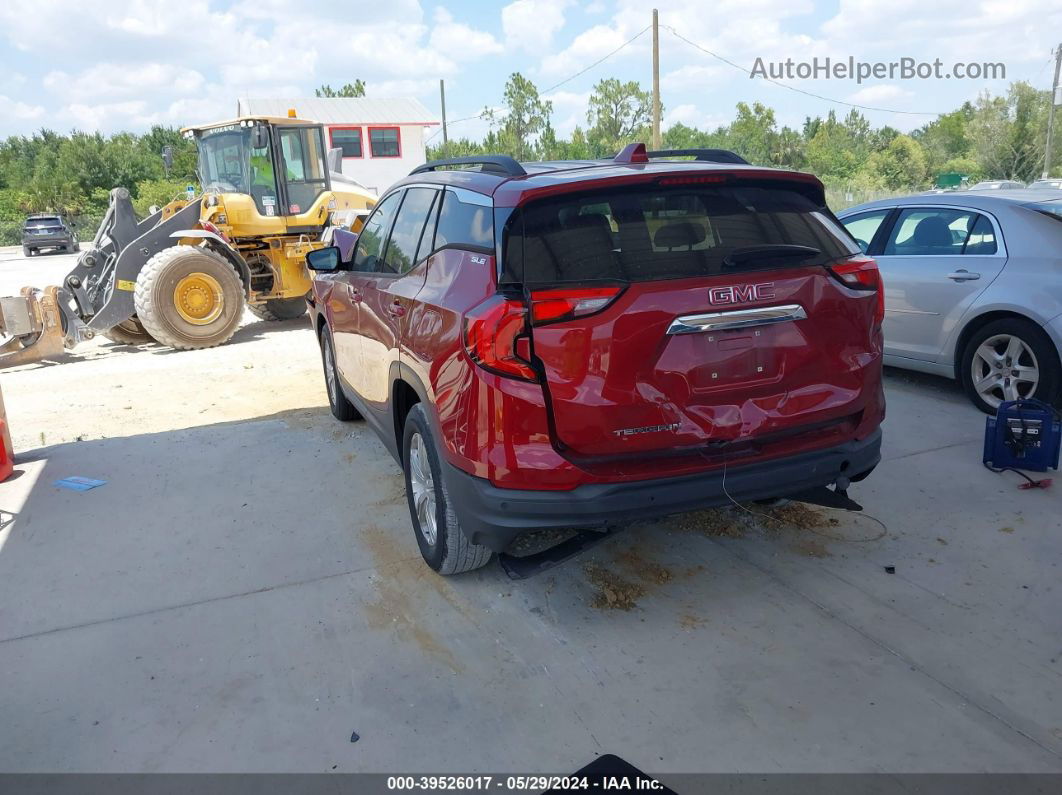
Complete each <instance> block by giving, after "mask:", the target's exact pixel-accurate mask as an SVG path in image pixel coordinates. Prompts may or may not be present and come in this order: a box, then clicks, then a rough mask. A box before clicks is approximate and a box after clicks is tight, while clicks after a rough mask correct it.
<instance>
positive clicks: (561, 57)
mask: <svg viewBox="0 0 1062 795" xmlns="http://www.w3.org/2000/svg"><path fill="white" fill-rule="evenodd" d="M636 32H637V31H636V30H635V31H630V32H628V31H627V29H626V28H625V27H623V26H622V25H620V26H617V27H613V26H612V25H594V26H593V27H592V28H590V29H588V30H585V31H583V32H582V33H580V34H579V35H578V36H576V37H575V40H574V41H573V42H572V43H571V44H570V45H569V46H568V47H567V48H566V49H564V50H561V51H560V52H558V53H555V54H554V55H548V56H546V57H545V58H543V59H542V66H541V72H542V74H544V75H549V76H552V77H560V76H562V75H567V74H568V73H574V72H578V71H579V70H580V69H583V68H585V67H587V66H589V65H590V64H592V63H593V62H594V61H596V60H598V59H600V58H602V57H604V56H605V55H608V54H609V53H610V52H612V51H613V50H615V49H617V48H618V47H619V46H620V45H621V44H623V43H624V42H625V41H627V40H628V39H629V38H631V36H633V35H634V33H636ZM647 39H648V37H647V36H643V37H641V38H640V39H638V41H636V42H634V43H633V44H632V45H630V46H629V47H625V48H624V49H623V50H622V51H621V52H619V53H617V54H616V57H617V58H619V57H629V56H631V55H634V54H635V53H638V52H642V53H643V54H644V52H645V49H646V47H647V46H648V41H647Z"/></svg>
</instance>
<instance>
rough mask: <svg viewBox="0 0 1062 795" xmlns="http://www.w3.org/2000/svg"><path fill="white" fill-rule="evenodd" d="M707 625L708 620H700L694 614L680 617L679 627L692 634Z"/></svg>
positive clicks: (685, 614)
mask: <svg viewBox="0 0 1062 795" xmlns="http://www.w3.org/2000/svg"><path fill="white" fill-rule="evenodd" d="M707 623H708V620H707V619H705V618H700V617H698V616H695V615H693V614H692V613H683V614H682V616H680V617H679V626H680V627H682V628H683V629H684V630H686V631H687V632H692V631H693V630H695V629H700V628H701V627H703V626H704V625H705V624H707Z"/></svg>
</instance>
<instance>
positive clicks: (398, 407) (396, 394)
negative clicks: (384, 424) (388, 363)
mask: <svg viewBox="0 0 1062 795" xmlns="http://www.w3.org/2000/svg"><path fill="white" fill-rule="evenodd" d="M418 403H420V395H418V394H417V390H415V389H414V388H413V387H411V386H410V385H409V383H408V382H406V381H403V380H402V379H399V380H397V381H395V384H394V387H393V389H392V394H391V410H392V411H393V412H394V419H395V442H396V443H397V446H398V450H399V452H400V453H401V450H402V438H403V436H404V434H405V431H406V417H407V416H409V410H410V409H411V408H413V407H414V406H415V405H417V404H418Z"/></svg>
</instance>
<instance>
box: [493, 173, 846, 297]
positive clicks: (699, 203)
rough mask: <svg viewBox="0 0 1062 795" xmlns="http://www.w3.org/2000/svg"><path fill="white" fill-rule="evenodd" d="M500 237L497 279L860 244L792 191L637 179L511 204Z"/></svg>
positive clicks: (598, 273)
mask: <svg viewBox="0 0 1062 795" xmlns="http://www.w3.org/2000/svg"><path fill="white" fill-rule="evenodd" d="M507 231H508V234H507V236H506V238H505V251H504V262H503V266H502V267H503V281H505V282H521V283H527V284H538V283H542V284H547V283H548V284H554V283H557V282H576V281H593V280H613V281H624V282H628V281H629V282H637V281H652V280H657V279H679V278H686V277H690V276H703V275H711V274H717V273H723V272H737V271H744V270H750V269H754V268H762V267H779V266H785V265H787V264H791V263H793V260H788V259H786V260H784V261H783V259H780V258H779V257H772V256H769V255H764V256H762V257H756V258H755V259H753V260H748V259H745V258H742V259H741V260H740V261H730V260H728V256H729V255H730V254H732V253H734V252H736V251H738V250H739V249H745V248H748V247H759V246H772V245H799V246H807V247H810V248H813V249H817V250H818V253H817V254H813V255H806V256H805V258H803V259H800V260H799V264H800V265H809V264H825V263H827V262H832V261H834V260H837V259H841V258H844V257H847V256H850V255H851V254H854V253H856V252H857V250H858V249H857V247H856V246H855V245H854V244H853V243H852V241H851V239H850V238H849V237H848V235H847V234H846V233H845V231H844V230H843V228H841V227H840V225H839V224H838V223H837V222H836V221H835V220H834V219H833V217H832V216H831V215H830V214H829V212H828V211H827V210H825V209H824V208H821V207H819V206H817V205H816V204H815V203H814V202H813V201H811V199H809V198H808V197H806V196H805V195H804V194H802V193H799V192H797V191H796V190H789V189H786V188H779V187H773V186H771V187H768V186H719V187H714V186H712V187H700V186H698V187H695V188H689V187H681V188H663V187H658V186H655V185H654V186H651V187H638V188H635V189H626V190H620V191H614V192H609V193H601V192H595V193H588V194H583V195H579V196H572V197H563V198H560V199H547V200H544V201H540V202H535V203H532V204H529V205H528V206H526V207H524V208H521V209H519V210H517V211H516V212H515V213H514V214H513V216H512V218H511V220H510V222H509V225H508V229H507Z"/></svg>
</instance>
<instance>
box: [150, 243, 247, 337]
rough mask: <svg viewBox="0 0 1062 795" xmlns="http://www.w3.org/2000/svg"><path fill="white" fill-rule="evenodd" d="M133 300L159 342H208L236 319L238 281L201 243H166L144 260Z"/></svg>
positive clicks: (240, 298)
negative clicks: (177, 244) (198, 244)
mask: <svg viewBox="0 0 1062 795" xmlns="http://www.w3.org/2000/svg"><path fill="white" fill-rule="evenodd" d="M133 303H134V305H135V306H136V315H137V318H138V319H139V320H140V323H141V325H143V327H144V330H145V331H147V333H148V334H150V335H151V336H152V337H154V338H155V339H156V340H157V341H158V342H159V343H161V344H162V345H168V346H170V347H171V348H177V349H178V350H195V349H197V348H213V347H214V346H215V345H221V344H222V343H224V342H227V341H228V340H229V338H230V337H232V335H233V334H235V333H236V328H237V327H238V326H239V325H240V319H241V317H242V316H243V307H244V292H243V283H242V282H241V281H240V277H239V274H237V273H236V271H235V270H234V269H233V267H232V265H230V264H229V262H228V261H227V260H226V259H225V258H224V257H222V256H221V255H220V254H216V253H214V252H213V251H211V250H209V249H207V248H203V247H201V246H171V247H170V248H166V249H163V250H162V251H160V252H158V253H157V254H155V255H154V256H153V257H151V259H149V260H148V261H147V262H146V263H145V264H144V267H143V268H142V269H141V271H140V275H139V276H138V277H137V280H136V292H135V293H134V294H133Z"/></svg>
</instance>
